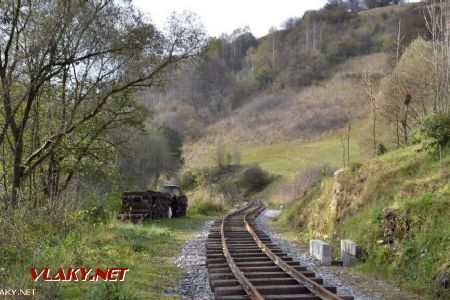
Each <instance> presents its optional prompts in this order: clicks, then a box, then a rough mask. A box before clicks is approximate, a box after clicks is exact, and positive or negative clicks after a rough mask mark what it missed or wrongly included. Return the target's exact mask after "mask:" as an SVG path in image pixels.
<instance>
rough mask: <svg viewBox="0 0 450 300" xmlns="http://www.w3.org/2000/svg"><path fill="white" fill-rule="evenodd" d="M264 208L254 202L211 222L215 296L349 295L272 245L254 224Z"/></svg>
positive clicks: (332, 299)
mask: <svg viewBox="0 0 450 300" xmlns="http://www.w3.org/2000/svg"><path fill="white" fill-rule="evenodd" d="M263 210H264V205H263V204H262V203H261V202H256V201H254V202H251V203H250V204H249V205H247V206H246V207H245V208H243V209H240V210H237V211H235V212H232V213H231V214H229V215H227V216H226V217H225V218H223V219H222V220H217V221H216V222H215V223H214V225H213V226H212V228H211V231H210V234H209V236H208V240H207V244H206V249H207V252H206V253H207V254H206V255H207V261H206V264H207V267H208V272H209V281H210V285H211V289H212V291H213V293H214V296H215V299H217V300H241V299H258V300H259V299H270V300H278V299H302V300H316V299H327V300H338V299H341V300H342V299H345V300H349V299H353V297H343V296H338V295H337V294H336V287H334V286H326V285H324V284H323V280H322V278H318V277H316V276H315V274H314V272H310V271H308V270H307V268H306V267H304V266H301V265H300V263H299V262H296V261H293V259H292V258H291V257H288V256H287V254H286V253H284V252H283V251H282V250H281V249H280V248H279V247H278V246H277V245H275V244H273V243H272V241H271V240H270V237H269V236H268V235H267V234H265V233H264V232H263V231H261V230H259V229H258V227H257V226H256V224H255V219H256V217H257V216H258V215H259V214H260V213H261V212H262V211H263Z"/></svg>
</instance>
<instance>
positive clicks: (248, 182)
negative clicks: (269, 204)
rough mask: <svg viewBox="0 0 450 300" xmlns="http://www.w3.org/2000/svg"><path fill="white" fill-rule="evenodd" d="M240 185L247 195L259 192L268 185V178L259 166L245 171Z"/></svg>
mask: <svg viewBox="0 0 450 300" xmlns="http://www.w3.org/2000/svg"><path fill="white" fill-rule="evenodd" d="M242 175H243V176H242V181H241V185H242V187H243V188H244V189H245V190H246V192H247V194H250V193H253V192H259V191H261V190H262V189H263V188H264V187H266V186H267V185H268V184H269V183H270V177H269V175H268V174H267V172H266V171H264V170H263V169H261V167H260V166H253V167H249V168H248V169H246V170H245V171H244V172H243V174H242Z"/></svg>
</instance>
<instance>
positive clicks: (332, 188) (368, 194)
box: [277, 146, 450, 299]
mask: <svg viewBox="0 0 450 300" xmlns="http://www.w3.org/2000/svg"><path fill="white" fill-rule="evenodd" d="M417 149H418V147H417V146H412V147H407V148H404V149H400V150H396V151H393V152H391V153H388V154H386V155H384V156H381V157H377V158H374V159H370V160H366V161H364V163H362V164H361V163H357V164H353V165H352V166H351V167H350V168H347V169H342V170H340V171H338V172H337V173H336V175H335V176H334V177H333V176H331V177H324V178H323V179H322V181H321V183H320V184H318V185H316V186H315V187H314V188H313V189H312V190H310V191H309V192H308V193H307V194H306V195H305V196H303V197H299V198H298V199H296V200H295V201H294V202H292V203H291V204H289V206H288V207H287V208H286V210H284V211H283V213H282V215H281V216H280V218H279V220H278V222H277V225H278V227H279V228H280V229H281V230H282V231H284V232H285V233H288V234H290V235H291V236H292V237H295V238H297V239H300V240H303V241H305V240H307V239H309V238H311V237H318V238H323V239H326V240H327V241H329V242H331V243H333V244H335V245H336V246H337V245H338V243H339V240H340V239H352V240H355V241H356V242H357V243H360V244H361V245H363V247H364V249H365V251H366V253H367V259H366V260H365V261H364V262H361V263H360V264H359V265H358V269H359V270H362V271H366V272H371V273H375V274H376V275H377V276H379V277H381V278H386V277H388V278H390V279H392V280H394V281H397V282H398V283H400V284H401V285H402V286H403V287H405V288H407V289H410V290H413V291H415V292H419V293H422V294H424V293H425V294H428V295H429V296H431V297H432V298H435V297H436V298H439V297H440V298H442V299H448V298H447V297H449V296H450V291H449V289H448V286H447V284H448V280H449V276H450V274H449V266H450V260H449V258H450V223H449V222H448V220H450V200H449V199H450V192H449V191H450V184H449V181H448V179H449V177H448V173H444V174H442V173H441V169H440V164H439V160H438V159H437V158H436V156H432V155H429V154H428V153H424V152H417ZM443 164H444V165H445V166H448V165H449V164H450V158H449V157H447V158H446V160H445V161H444V162H443ZM379 241H385V242H383V243H380V242H379ZM446 280H447V284H446V283H445V282H446Z"/></svg>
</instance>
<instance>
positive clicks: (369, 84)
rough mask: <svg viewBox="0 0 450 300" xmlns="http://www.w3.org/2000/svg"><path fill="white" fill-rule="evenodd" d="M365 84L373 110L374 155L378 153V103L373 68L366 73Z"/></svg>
mask: <svg viewBox="0 0 450 300" xmlns="http://www.w3.org/2000/svg"><path fill="white" fill-rule="evenodd" d="M364 85H365V92H366V96H367V99H368V101H369V104H370V108H371V112H372V156H375V155H376V153H377V138H376V134H377V132H376V123H377V104H376V98H375V90H374V86H373V80H372V70H369V71H368V72H366V73H365V74H364Z"/></svg>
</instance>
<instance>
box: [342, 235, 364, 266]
mask: <svg viewBox="0 0 450 300" xmlns="http://www.w3.org/2000/svg"><path fill="white" fill-rule="evenodd" d="M362 256H363V251H362V247H361V246H360V245H358V244H356V243H355V242H353V241H352V240H341V259H342V265H343V266H344V267H348V266H353V265H355V264H356V260H357V258H362Z"/></svg>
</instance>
